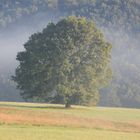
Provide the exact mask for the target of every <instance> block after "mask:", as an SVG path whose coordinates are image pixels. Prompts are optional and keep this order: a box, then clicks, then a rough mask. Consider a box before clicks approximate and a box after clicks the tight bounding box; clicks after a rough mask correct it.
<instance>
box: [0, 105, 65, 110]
mask: <svg viewBox="0 0 140 140" xmlns="http://www.w3.org/2000/svg"><path fill="white" fill-rule="evenodd" d="M0 106H1V107H19V108H31V109H35V108H36V109H67V108H65V106H64V105H62V106H59V105H58V106H57V105H56V106H55V105H51V104H50V105H44V106H39V105H37V106H32V105H14V104H0Z"/></svg>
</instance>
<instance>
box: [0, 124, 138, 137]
mask: <svg viewBox="0 0 140 140" xmlns="http://www.w3.org/2000/svg"><path fill="white" fill-rule="evenodd" d="M0 139H1V140H139V139H140V134H138V133H123V132H113V131H106V130H95V129H87V128H71V127H68V128H65V127H52V126H50V127H49V126H48V127H43V126H40V127H35V126H34V127H33V126H15V125H13V126H0Z"/></svg>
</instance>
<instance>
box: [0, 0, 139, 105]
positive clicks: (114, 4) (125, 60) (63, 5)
mask: <svg viewBox="0 0 140 140" xmlns="http://www.w3.org/2000/svg"><path fill="white" fill-rule="evenodd" d="M57 13H59V16H57V17H56V20H57V19H58V18H60V17H63V16H68V15H77V16H85V17H87V18H90V19H93V20H94V21H95V22H96V24H97V25H98V27H100V29H101V30H102V31H103V32H104V34H105V36H106V38H107V40H108V41H110V42H111V43H112V44H113V49H112V69H113V78H112V82H111V84H110V86H109V87H106V88H105V89H102V90H101V100H100V103H99V104H100V105H107V106H125V107H140V87H139V85H140V61H139V60H140V54H139V51H140V49H139V44H140V40H139V38H140V1H139V0H24V1H23V0H6V1H5V0H0V31H1V33H0V34H3V32H5V30H6V29H8V28H9V27H13V26H16V25H17V23H19V22H23V21H24V22H25V23H24V24H26V22H27V21H29V22H30V23H31V24H33V23H32V18H36V17H38V16H36V15H43V18H42V19H39V20H40V22H41V20H43V19H44V18H45V17H46V18H47V17H48V15H51V14H52V15H56V14H57ZM25 20H26V21H25ZM36 20H38V19H36ZM46 24H47V23H46ZM25 26H26V25H25ZM0 75H2V72H1V74H0ZM1 83H2V82H0V90H1V92H2V93H4V94H8V95H9V96H10V94H11V90H9V92H8V93H7V91H6V92H5V91H4V90H3V88H4V86H1V85H2V84H1ZM1 87H3V88H1ZM7 88H8V87H7ZM9 89H10V86H9ZM2 93H0V99H1V100H2V98H3V96H2Z"/></svg>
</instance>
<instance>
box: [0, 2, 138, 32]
mask: <svg viewBox="0 0 140 140" xmlns="http://www.w3.org/2000/svg"><path fill="white" fill-rule="evenodd" d="M0 7H1V10H0V25H1V26H6V25H7V24H8V23H12V22H14V21H16V20H17V19H18V18H21V17H25V16H29V15H32V14H35V13H37V12H46V13H47V12H49V11H51V12H53V11H55V12H60V13H63V14H64V15H71V14H74V15H80V16H85V17H88V18H90V19H94V21H96V23H97V24H98V25H100V26H108V27H113V28H115V29H118V28H119V27H121V28H123V29H124V30H126V31H128V32H133V33H139V31H140V14H139V13H140V2H139V1H138V0H100V1H99V0H80V1H79V0H24V1H18V0H7V1H5V0H0ZM7 9H8V10H7Z"/></svg>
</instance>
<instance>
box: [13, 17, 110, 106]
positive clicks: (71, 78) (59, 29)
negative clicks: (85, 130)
mask: <svg viewBox="0 0 140 140" xmlns="http://www.w3.org/2000/svg"><path fill="white" fill-rule="evenodd" d="M24 46H25V51H24V52H20V53H18V55H17V60H18V61H19V62H20V65H19V67H18V68H17V69H16V76H15V77H14V80H15V81H16V82H17V83H18V88H19V89H20V90H21V91H22V92H21V95H22V96H23V97H24V98H25V99H28V98H33V97H41V98H43V99H44V100H45V99H46V100H48V99H50V100H53V99H55V98H56V96H57V97H58V96H60V97H61V98H62V99H63V102H64V103H65V104H66V106H67V105H68V106H69V105H70V104H84V105H95V104H96V103H97V102H98V98H99V97H98V96H99V95H98V90H99V89H100V88H101V87H103V86H105V85H106V83H108V81H109V79H110V76H111V70H110V67H109V62H110V50H111V45H110V44H109V43H106V42H105V40H104V38H103V35H102V33H101V32H100V31H99V30H98V29H97V28H96V26H95V24H94V23H93V22H92V21H90V20H86V19H85V18H76V17H68V18H67V19H63V20H61V21H59V22H58V23H57V24H54V23H50V24H49V25H48V26H47V28H45V29H44V30H43V31H42V32H40V33H36V34H33V35H32V36H31V37H30V39H29V41H28V42H27V43H26V44H25V45H24ZM74 99H75V100H74Z"/></svg>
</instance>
